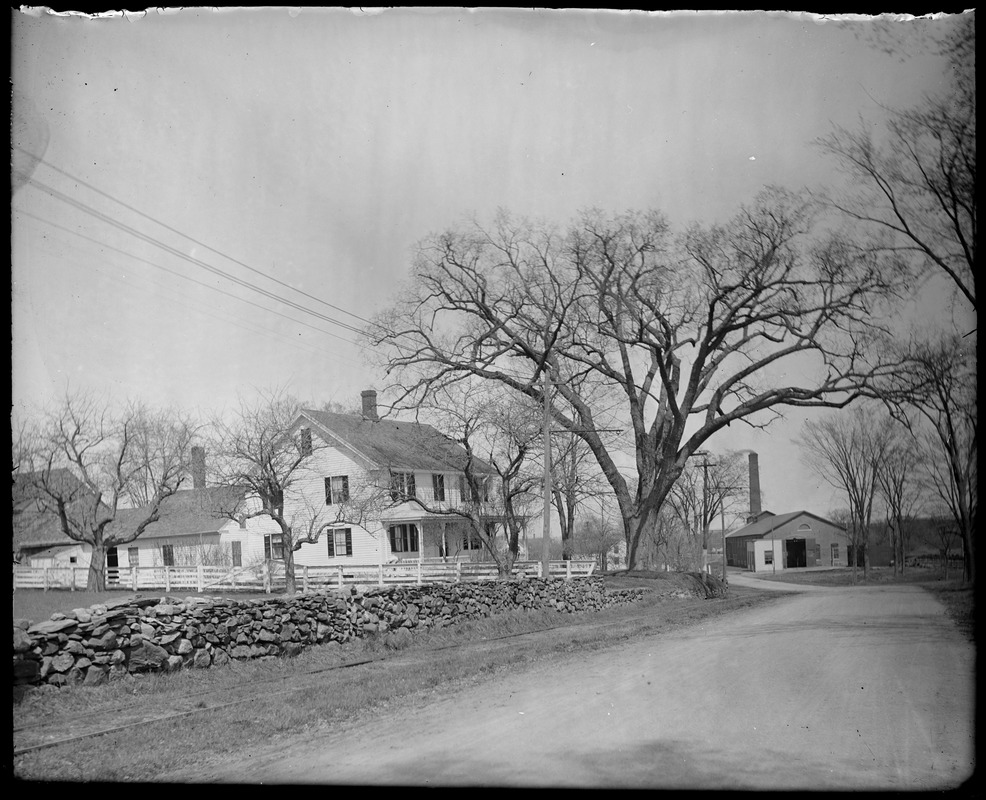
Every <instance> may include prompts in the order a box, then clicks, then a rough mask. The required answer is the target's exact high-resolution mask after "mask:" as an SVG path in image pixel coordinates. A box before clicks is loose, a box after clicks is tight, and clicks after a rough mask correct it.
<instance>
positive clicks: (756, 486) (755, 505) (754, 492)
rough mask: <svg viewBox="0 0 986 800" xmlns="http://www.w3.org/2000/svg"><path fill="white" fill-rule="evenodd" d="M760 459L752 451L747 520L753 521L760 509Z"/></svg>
mask: <svg viewBox="0 0 986 800" xmlns="http://www.w3.org/2000/svg"><path fill="white" fill-rule="evenodd" d="M761 510H762V509H761V508H760V461H759V459H758V458H757V454H756V453H750V516H749V517H748V518H747V522H753V521H754V520H755V519H756V518H757V517H758V516H759V515H760V511H761Z"/></svg>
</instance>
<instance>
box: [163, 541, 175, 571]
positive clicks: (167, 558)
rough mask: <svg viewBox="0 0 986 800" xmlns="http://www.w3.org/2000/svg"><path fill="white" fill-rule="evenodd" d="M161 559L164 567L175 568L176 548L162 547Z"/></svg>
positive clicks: (170, 546)
mask: <svg viewBox="0 0 986 800" xmlns="http://www.w3.org/2000/svg"><path fill="white" fill-rule="evenodd" d="M161 559H162V560H163V561H164V566H166V567H173V566H174V565H175V546H174V545H173V544H163V545H161Z"/></svg>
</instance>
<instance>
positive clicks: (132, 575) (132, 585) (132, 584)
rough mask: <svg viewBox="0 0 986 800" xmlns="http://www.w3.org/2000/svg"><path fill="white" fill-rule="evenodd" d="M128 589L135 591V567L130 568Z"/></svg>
mask: <svg viewBox="0 0 986 800" xmlns="http://www.w3.org/2000/svg"><path fill="white" fill-rule="evenodd" d="M130 588H132V589H133V590H134V591H135V592H136V591H137V567H131V568H130Z"/></svg>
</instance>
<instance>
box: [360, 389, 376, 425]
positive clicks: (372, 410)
mask: <svg viewBox="0 0 986 800" xmlns="http://www.w3.org/2000/svg"><path fill="white" fill-rule="evenodd" d="M360 397H361V398H362V399H363V419H370V420H373V421H374V422H376V421H377V420H378V419H380V417H378V416H377V393H376V390H374V389H366V390H364V391H362V392H360Z"/></svg>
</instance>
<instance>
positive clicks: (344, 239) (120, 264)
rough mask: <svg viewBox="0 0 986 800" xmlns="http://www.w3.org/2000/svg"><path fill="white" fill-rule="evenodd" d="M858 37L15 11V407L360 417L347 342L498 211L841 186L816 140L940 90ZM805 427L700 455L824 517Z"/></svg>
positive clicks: (727, 443) (728, 436)
mask: <svg viewBox="0 0 986 800" xmlns="http://www.w3.org/2000/svg"><path fill="white" fill-rule="evenodd" d="M942 24H948V21H947V20H943V21H941V22H930V21H911V22H903V23H900V26H899V27H900V31H901V33H902V34H903V35H904V37H905V40H909V39H910V38H911V36H912V34H922V33H926V32H927V31H928V29H929V27H931V28H933V27H935V26H940V25H942ZM873 28H874V26H873V24H872V21H867V20H862V21H858V22H855V23H852V24H839V23H837V22H836V21H833V20H823V19H821V18H818V17H814V16H808V15H800V14H792V13H784V14H782V13H771V14H767V13H753V12H751V13H720V14H715V13H708V14H704V13H703V14H696V13H681V14H676V15H658V14H647V13H623V12H610V11H604V12H557V11H542V12H532V11H522V10H514V11H491V10H483V11H465V10H454V9H442V10H435V11H429V10H421V9H405V10H386V11H379V12H374V13H360V12H357V11H349V10H325V11H317V10H311V9H303V10H300V11H298V10H294V11H291V10H288V9H275V10H265V11H256V10H255V11H224V12H211V11H205V10H181V11H174V12H165V13H157V12H152V13H148V14H141V15H130V16H127V17H126V18H124V17H115V18H103V19H84V18H80V17H56V16H53V15H51V14H44V13H42V12H33V13H31V12H28V13H15V15H14V27H13V36H12V46H13V55H12V71H13V83H14V89H15V93H16V94H15V101H14V128H15V134H16V136H17V138H18V141H21V142H23V143H24V144H25V146H26V147H27V148H28V149H30V150H33V151H34V152H36V153H38V154H41V155H43V161H42V162H41V163H38V164H37V166H36V168H35V169H34V171H33V174H32V178H33V181H32V182H30V183H27V184H26V185H23V186H20V187H19V188H17V191H16V193H15V195H14V197H13V200H12V205H13V211H12V233H13V244H12V251H11V253H12V285H13V308H12V313H13V343H12V367H13V370H12V378H13V390H12V391H13V397H12V401H13V406H14V413H15V415H16V414H18V413H19V412H20V411H21V410H22V409H24V408H26V407H28V406H34V405H36V404H38V403H42V402H44V401H47V400H50V399H51V398H53V397H57V396H58V395H60V394H61V393H63V392H64V390H65V387H66V385H69V386H70V387H72V388H90V389H93V390H95V391H97V392H101V393H106V394H109V395H111V396H113V397H117V398H124V397H140V398H143V399H146V400H149V401H151V402H153V403H157V404H168V403H175V404H179V405H181V406H183V407H186V408H188V409H192V410H194V409H200V410H202V411H205V410H212V409H219V408H222V407H224V406H229V405H231V404H233V403H235V401H236V398H237V396H238V395H249V394H250V393H252V392H253V391H254V390H255V389H256V388H257V387H272V386H280V387H286V388H287V389H288V390H290V391H291V392H292V393H293V394H295V395H297V396H299V397H301V398H305V399H311V400H312V401H314V402H319V403H320V402H322V401H326V400H334V401H337V402H341V403H344V404H347V405H352V404H354V403H356V402H357V401H358V398H359V392H360V390H362V389H364V388H369V387H373V386H382V385H383V380H382V376H381V375H380V374H378V373H376V372H375V371H374V370H373V369H371V368H369V367H368V366H367V359H366V356H365V354H361V353H360V350H359V348H358V347H357V346H356V345H355V344H354V343H353V340H354V339H355V338H356V335H355V334H354V333H353V332H352V330H350V329H349V328H348V327H346V326H352V327H356V328H358V327H359V326H361V325H362V324H363V322H362V321H363V319H366V318H368V317H370V316H371V315H372V314H374V313H375V312H376V311H378V310H380V309H381V308H383V307H384V306H385V305H386V304H387V302H388V300H390V299H392V298H393V296H394V293H395V292H396V291H398V290H399V288H400V283H401V281H402V280H404V279H405V278H406V276H407V272H408V268H409V265H410V259H411V257H412V254H413V251H414V245H415V243H416V242H417V241H418V240H420V239H421V238H423V237H424V236H426V235H428V234H430V233H433V232H437V231H439V230H441V229H444V228H446V227H448V226H450V225H454V224H456V223H458V222H460V221H462V220H463V219H465V218H466V217H467V216H470V215H475V216H477V217H478V218H479V219H481V220H484V219H485V220H488V219H489V218H490V217H491V216H492V214H493V213H494V212H495V210H496V209H497V208H499V207H504V208H507V209H510V210H511V211H514V212H517V213H519V214H527V215H533V216H538V217H544V218H546V219H549V220H553V221H556V222H559V223H564V222H565V221H567V220H568V219H569V218H571V217H572V215H573V214H574V213H575V212H577V211H578V210H579V209H582V208H586V207H590V206H598V207H600V208H602V209H604V210H607V211H612V212H617V211H622V210H625V209H628V208H647V207H657V208H660V209H662V210H663V211H664V212H665V213H666V214H667V215H668V217H669V218H670V220H671V221H672V223H674V224H675V225H679V226H684V225H685V224H687V223H688V222H690V221H692V220H698V221H703V222H710V221H713V220H717V219H722V220H724V219H726V218H727V217H729V216H730V215H731V214H732V213H733V212H734V211H735V210H736V208H737V206H738V205H739V204H740V203H742V202H745V201H747V200H750V199H751V198H752V197H753V195H754V194H755V193H756V192H757V190H758V189H760V188H761V187H762V186H764V185H766V184H780V185H783V186H786V187H789V188H792V189H797V188H800V187H803V186H818V185H820V184H822V183H824V182H831V181H835V180H837V177H838V176H837V175H836V174H835V172H834V165H833V164H832V163H831V162H830V161H826V160H824V159H823V158H822V157H821V156H820V154H819V153H818V151H817V150H816V149H815V148H813V146H812V141H813V140H814V139H815V138H816V137H818V136H821V135H824V134H825V133H827V132H828V131H829V130H830V128H831V126H832V125H833V124H841V125H846V126H849V127H855V126H856V125H857V124H858V122H859V120H860V118H864V119H866V120H868V121H870V122H873V123H877V124H878V123H880V122H881V120H882V119H883V118H884V112H883V110H882V108H881V106H890V107H893V106H906V105H910V104H913V103H915V102H917V101H919V100H920V98H921V96H922V94H923V93H925V92H929V91H934V90H935V89H936V88H937V87H938V86H939V85H940V82H941V81H942V79H943V77H942V76H943V73H942V66H943V65H942V63H941V62H940V61H939V59H937V58H935V57H933V56H931V55H928V54H927V53H925V52H924V51H923V50H922V49H921V48H919V47H918V46H917V39H915V43H914V46H913V47H911V46H910V45H905V52H907V54H908V56H909V57H907V58H903V59H902V58H899V57H897V56H895V55H891V54H888V53H886V52H883V51H881V50H880V49H879V48H878V47H876V46H875V44H874V39H873V36H872V35H871V34H872V32H873ZM16 155H17V154H15V156H16ZM249 287H254V288H253V289H251V288H249ZM256 289H259V290H262V292H263V293H261V292H258V291H256ZM265 293H266V294H265ZM286 301H287V302H286ZM299 306H300V307H301V308H299ZM302 309H308V311H305V310H302ZM310 312H314V313H310ZM338 323H342V324H338ZM803 418H804V414H800V413H799V414H792V415H790V416H789V417H788V419H787V420H786V422H785V424H782V425H778V426H776V427H775V428H773V429H772V431H771V433H770V434H766V433H756V432H753V431H747V430H745V429H742V426H739V427H740V428H741V430H735V429H736V428H737V426H733V427H732V428H730V429H728V430H727V431H726V432H725V435H723V436H722V437H721V438H718V439H716V440H714V441H713V442H711V443H710V445H709V449H711V450H713V451H714V452H719V451H723V450H726V449H731V448H752V449H754V450H756V451H757V452H759V453H760V463H761V474H762V479H761V480H762V484H763V488H764V493H765V503H764V505H765V507H767V508H769V509H771V510H774V511H777V512H782V511H787V510H794V509H795V508H806V509H808V510H812V511H814V512H816V513H823V514H824V513H826V512H827V511H829V510H830V509H831V508H832V507H833V506H834V505H837V504H838V503H837V501H835V500H834V499H833V497H832V492H831V491H830V489H829V488H828V487H826V486H824V485H823V484H820V482H819V480H818V479H816V478H815V477H814V476H812V475H810V474H809V473H808V471H807V470H806V469H805V468H804V467H802V466H801V463H800V460H799V458H798V452H797V450H796V448H794V446H793V445H792V444H791V438H792V437H793V436H796V435H797V434H798V430H799V427H800V424H801V422H802V420H803Z"/></svg>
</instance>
